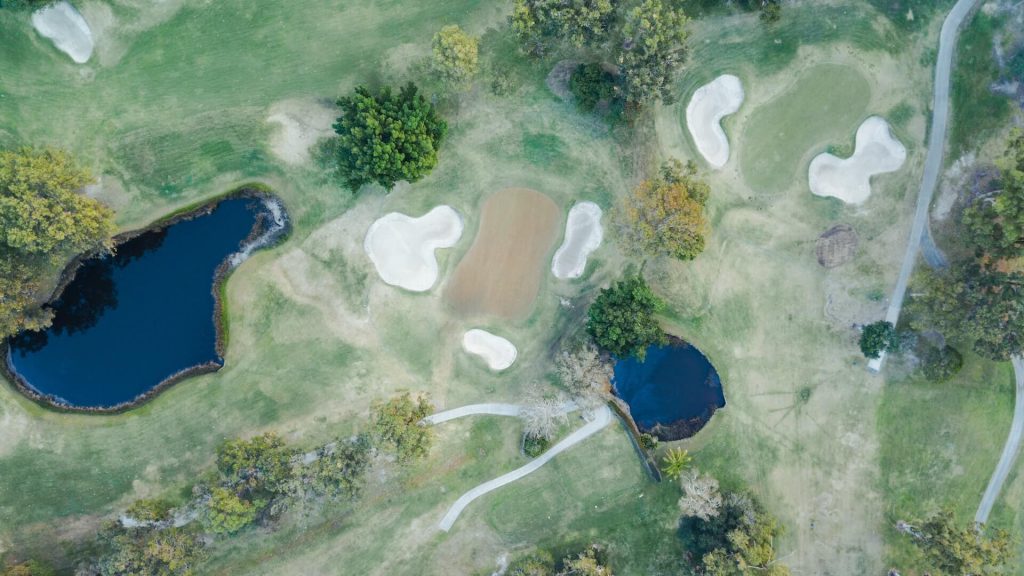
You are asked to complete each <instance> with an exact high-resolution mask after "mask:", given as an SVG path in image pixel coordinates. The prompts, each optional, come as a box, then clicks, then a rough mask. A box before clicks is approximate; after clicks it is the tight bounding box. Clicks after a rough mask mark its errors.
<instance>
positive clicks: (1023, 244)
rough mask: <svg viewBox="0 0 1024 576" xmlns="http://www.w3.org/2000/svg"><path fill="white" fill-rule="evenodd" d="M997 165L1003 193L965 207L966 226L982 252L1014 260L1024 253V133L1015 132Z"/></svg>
mask: <svg viewBox="0 0 1024 576" xmlns="http://www.w3.org/2000/svg"><path fill="white" fill-rule="evenodd" d="M997 164H998V166H999V170H1000V177H1001V180H1002V186H1001V190H1000V191H999V193H997V194H996V195H995V197H994V198H981V199H978V200H976V201H975V202H974V203H973V204H971V205H970V206H968V207H967V208H965V209H964V213H963V223H964V225H965V226H966V228H967V231H968V233H969V236H970V239H971V241H972V242H973V243H974V244H975V245H976V246H977V247H978V248H979V249H980V251H981V252H983V253H985V254H988V255H991V256H992V257H994V258H997V259H998V258H1013V257H1016V256H1020V255H1021V253H1022V252H1024V132H1021V131H1020V130H1017V131H1015V132H1014V136H1013V137H1012V138H1011V139H1010V142H1009V144H1008V145H1007V148H1006V153H1005V154H1004V156H1003V158H1002V159H1001V160H1000V161H999V162H998V163H997Z"/></svg>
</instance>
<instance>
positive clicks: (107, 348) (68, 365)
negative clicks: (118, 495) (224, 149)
mask: <svg viewBox="0 0 1024 576" xmlns="http://www.w3.org/2000/svg"><path fill="white" fill-rule="evenodd" d="M171 222H172V223H170V224H167V225H165V226H163V227H158V228H153V229H151V230H148V231H146V232H143V233H142V234H139V235H137V236H134V237H132V238H130V239H128V240H126V241H124V242H123V243H121V244H120V245H118V246H117V248H116V250H115V253H114V254H113V255H105V256H101V257H96V258H91V259H88V260H86V261H84V262H83V263H82V265H81V267H80V268H79V269H78V270H77V272H76V273H75V275H74V279H73V280H72V281H71V282H70V283H69V284H68V285H67V286H66V287H65V288H64V290H63V291H62V292H61V293H60V295H59V296H58V297H57V299H56V300H55V301H54V302H52V304H51V306H52V308H53V310H54V313H55V315H54V320H53V325H52V326H51V327H50V328H49V329H48V330H46V331H45V332H23V333H22V334H19V335H18V336H16V337H14V338H12V339H11V340H10V342H9V344H10V351H9V356H8V370H9V371H10V372H11V373H12V374H13V375H14V376H15V377H16V379H17V380H18V382H19V384H20V385H21V386H22V387H23V388H24V389H25V391H26V392H27V393H29V394H30V395H35V396H37V397H41V398H42V399H44V400H46V401H48V402H50V403H52V404H57V405H60V406H63V407H68V408H75V409H86V410H96V409H112V408H117V407H125V406H127V405H130V404H132V403H134V402H138V401H141V400H144V399H146V398H147V397H149V396H151V395H153V394H155V393H156V392H158V391H159V390H160V389H161V388H163V387H164V386H167V385H169V384H171V383H173V382H174V381H176V380H178V379H180V378H182V377H185V376H187V375H189V374H195V373H200V372H205V371H212V370H216V369H217V368H219V367H220V366H222V365H223V360H222V358H221V354H222V350H221V347H222V346H221V345H222V342H220V341H219V338H220V336H221V335H220V334H219V326H218V323H219V321H220V320H219V313H218V308H219V296H218V293H219V290H220V280H222V279H223V278H224V277H225V275H226V274H227V273H228V272H229V271H230V270H231V269H232V268H234V267H235V266H237V265H238V264H240V263H241V262H242V261H243V260H245V258H246V257H247V256H248V255H249V254H250V253H251V252H252V250H255V249H257V248H259V247H261V246H264V245H267V244H269V243H271V242H272V241H274V240H275V239H276V238H277V236H278V235H280V234H281V233H282V232H283V231H284V229H285V227H286V223H287V219H286V216H285V214H284V212H283V209H282V207H281V206H280V204H279V203H277V201H275V200H271V199H267V198H261V197H232V198H229V199H226V200H222V201H220V202H219V203H216V204H215V205H213V206H212V207H206V208H204V209H201V210H199V211H198V212H196V213H194V215H192V217H184V218H181V219H177V221H171Z"/></svg>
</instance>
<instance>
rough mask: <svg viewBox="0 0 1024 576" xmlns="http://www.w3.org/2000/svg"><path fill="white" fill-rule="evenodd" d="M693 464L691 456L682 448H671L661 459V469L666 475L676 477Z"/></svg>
mask: <svg viewBox="0 0 1024 576" xmlns="http://www.w3.org/2000/svg"><path fill="white" fill-rule="evenodd" d="M692 464H693V456H690V453H689V452H688V451H687V450H686V449H684V448H672V449H670V450H669V451H668V452H666V453H665V457H664V458H663V459H662V461H661V470H662V472H664V473H665V475H666V476H668V477H669V478H672V479H677V478H679V477H680V476H682V475H683V472H685V471H686V470H687V469H688V468H689V467H690V466H691V465H692Z"/></svg>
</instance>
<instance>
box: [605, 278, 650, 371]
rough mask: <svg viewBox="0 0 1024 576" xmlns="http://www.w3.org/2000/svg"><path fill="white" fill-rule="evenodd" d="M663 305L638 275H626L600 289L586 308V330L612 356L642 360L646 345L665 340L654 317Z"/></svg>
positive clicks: (645, 353)
mask: <svg viewBox="0 0 1024 576" xmlns="http://www.w3.org/2000/svg"><path fill="white" fill-rule="evenodd" d="M664 308H665V303H664V302H663V301H662V300H661V298H659V297H658V296H657V295H656V294H655V293H654V292H653V291H652V290H651V288H650V286H648V285H647V282H644V279H643V278H642V277H641V276H639V275H634V276H629V277H627V278H625V279H624V280H620V281H618V282H616V283H615V284H613V285H612V286H611V287H609V288H602V289H601V293H600V294H599V295H598V296H597V298H596V299H595V300H594V303H593V304H591V305H590V309H589V310H588V311H587V333H588V334H590V336H591V338H593V339H594V342H595V343H596V344H597V345H598V346H599V347H601V348H603V349H605V350H607V351H608V352H609V353H611V354H612V355H613V356H616V357H619V358H625V357H627V356H635V357H636V358H638V359H640V360H643V359H644V358H645V357H646V355H647V348H648V347H649V346H651V345H653V344H665V343H667V341H668V339H667V338H666V337H665V333H664V332H662V330H661V326H660V325H659V324H658V319H657V314H658V313H659V312H661V311H662V310H664Z"/></svg>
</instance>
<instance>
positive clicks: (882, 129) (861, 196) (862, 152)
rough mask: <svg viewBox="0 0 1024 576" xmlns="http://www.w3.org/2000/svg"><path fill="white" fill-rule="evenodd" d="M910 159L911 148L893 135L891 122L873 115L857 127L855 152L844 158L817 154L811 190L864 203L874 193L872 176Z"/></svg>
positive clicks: (810, 178)
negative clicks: (890, 126) (890, 129)
mask: <svg viewBox="0 0 1024 576" xmlns="http://www.w3.org/2000/svg"><path fill="white" fill-rule="evenodd" d="M906 159H907V149H906V148H904V147H903V144H901V143H900V141H899V140H897V139H895V138H893V136H892V133H891V132H890V131H889V123H888V122H886V121H885V120H883V119H882V118H879V117H878V116H872V117H870V118H868V119H867V120H865V121H864V123H863V124H861V125H860V128H858V129H857V146H856V149H855V151H854V153H853V156H850V157H849V158H845V159H844V158H838V157H836V156H833V155H832V154H828V153H825V154H819V155H817V156H815V157H814V160H812V161H811V167H810V170H809V172H808V178H809V180H810V185H811V192H812V193H814V194H815V195H816V196H833V197H835V198H839V199H840V200H842V201H843V202H846V203H847V204H861V203H863V202H864V201H865V200H867V199H868V197H870V196H871V177H872V176H874V175H875V174H884V173H886V172H893V171H895V170H898V169H899V168H900V166H903V162H905V161H906Z"/></svg>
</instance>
